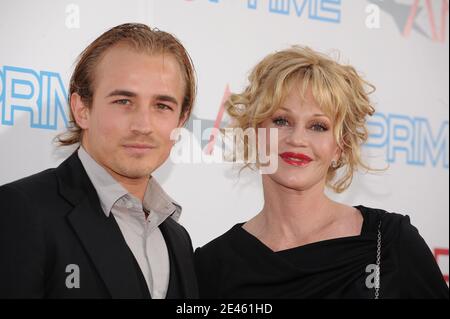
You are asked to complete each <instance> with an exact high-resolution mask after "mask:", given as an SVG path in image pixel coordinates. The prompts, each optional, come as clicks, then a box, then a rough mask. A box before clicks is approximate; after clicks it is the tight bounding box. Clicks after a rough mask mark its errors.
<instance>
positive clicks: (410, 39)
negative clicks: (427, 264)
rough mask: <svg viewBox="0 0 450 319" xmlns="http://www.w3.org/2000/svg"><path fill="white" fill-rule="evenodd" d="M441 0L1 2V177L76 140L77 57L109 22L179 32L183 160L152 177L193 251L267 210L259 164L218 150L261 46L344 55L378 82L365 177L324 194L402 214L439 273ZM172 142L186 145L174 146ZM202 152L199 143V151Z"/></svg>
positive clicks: (444, 200)
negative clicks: (183, 70)
mask: <svg viewBox="0 0 450 319" xmlns="http://www.w3.org/2000/svg"><path fill="white" fill-rule="evenodd" d="M448 16H449V3H448V0H127V1H120V0H96V1H91V0H80V1H64V0H53V1H52V0H36V1H26V0H2V1H1V2H0V42H1V44H0V46H1V50H0V184H4V183H8V182H11V181H13V180H16V179H19V178H21V177H25V176H28V175H30V174H33V173H36V172H38V171H41V170H43V169H46V168H49V167H55V166H57V165H58V164H59V163H60V162H61V161H63V160H64V159H65V158H66V157H67V156H68V155H69V154H70V152H71V151H73V149H61V148H58V147H56V146H55V145H54V143H53V138H54V137H55V136H56V135H57V134H58V133H59V132H62V131H64V130H65V128H66V126H67V124H68V119H69V113H68V106H67V102H66V100H67V91H68V82H69V79H70V75H71V72H72V70H73V67H74V62H75V60H76V58H77V55H78V54H79V53H80V52H81V51H82V50H83V49H84V48H85V47H86V46H87V45H88V44H89V43H90V42H91V41H93V40H94V39H95V38H96V37H97V36H99V35H100V34H101V33H103V32H104V31H106V30H107V29H109V28H111V27H113V26H116V25H118V24H121V23H125V22H141V23H145V24H148V25H149V26H152V27H157V28H159V29H162V30H164V31H168V32H171V33H173V34H175V35H176V36H177V37H178V38H179V39H180V40H181V41H182V42H183V44H184V45H185V46H186V48H187V50H188V51H189V53H190V55H191V56H192V59H193V61H194V64H195V67H196V71H197V76H198V86H199V91H198V98H197V103H196V105H195V109H194V113H193V116H192V119H191V121H190V122H189V123H188V125H187V128H188V129H189V130H190V134H191V143H190V144H189V145H190V147H192V152H193V153H195V152H197V153H199V150H200V155H199V154H197V156H193V158H191V160H190V161H187V162H183V161H181V162H180V161H178V162H177V161H174V160H168V161H167V163H166V164H165V165H164V166H163V167H161V168H160V169H159V170H158V171H157V172H156V173H155V176H156V178H157V179H158V180H159V181H160V182H161V183H162V184H163V186H164V188H165V189H166V190H167V192H168V193H169V194H170V195H171V196H172V197H173V198H174V199H175V200H177V201H178V202H179V203H181V204H182V206H183V214H182V217H181V220H180V222H181V223H182V224H183V225H184V226H185V227H186V228H187V229H188V231H189V232H190V234H191V237H192V240H193V244H194V246H195V247H197V246H201V245H203V244H205V243H206V242H208V241H209V240H211V239H213V238H215V237H217V236H218V235H221V234H222V233H224V232H225V231H226V230H228V229H229V228H230V227H231V226H232V225H234V224H236V223H238V222H243V221H246V220H248V219H249V218H250V217H252V216H253V215H255V214H256V213H258V212H259V210H260V209H261V208H262V205H263V197H262V189H261V183H260V182H261V181H260V179H261V176H260V175H259V173H258V172H252V171H243V172H242V173H241V174H240V175H239V167H235V166H232V165H230V164H226V163H219V161H218V159H217V157H214V153H217V152H215V150H217V149H218V148H221V147H222V145H221V139H220V138H217V139H215V142H214V145H211V144H209V145H208V142H209V141H210V139H211V134H212V130H211V129H212V128H213V127H223V126H225V125H226V124H227V121H228V118H227V117H226V115H225V114H223V109H222V105H223V100H224V99H225V98H226V97H227V95H228V94H229V92H230V91H231V92H237V91H239V90H241V89H242V88H243V87H244V86H245V85H246V83H247V80H246V79H247V76H248V74H249V71H250V69H251V68H252V67H253V66H254V65H255V64H256V63H257V62H258V61H259V60H260V59H261V58H262V57H264V56H265V55H267V54H269V53H271V52H274V51H276V50H280V49H284V48H288V47H289V46H291V45H294V44H300V45H307V46H310V47H312V48H313V49H316V50H318V51H321V52H323V53H326V54H330V55H331V56H333V57H334V58H336V59H339V61H341V62H344V63H349V64H352V65H353V66H355V68H356V69H357V70H358V71H359V72H360V73H361V74H363V75H364V77H365V78H366V79H367V80H369V81H370V82H371V83H373V84H374V85H375V86H376V87H377V91H376V92H375V93H374V94H373V95H372V99H373V101H374V104H375V106H376V110H377V112H376V114H375V115H374V116H373V117H372V118H371V119H370V121H369V129H370V138H369V141H368V143H367V145H365V146H364V150H363V153H364V157H365V159H366V160H367V161H368V162H369V163H370V164H371V165H372V166H374V167H379V168H383V167H386V166H388V169H387V170H386V171H384V172H380V173H375V174H374V173H371V174H367V173H365V172H360V173H358V174H357V176H356V177H355V179H354V182H353V184H352V186H351V187H350V189H349V190H348V191H346V192H344V193H343V194H340V195H336V194H332V193H331V192H330V194H329V195H330V196H331V197H332V198H335V199H337V200H339V201H342V202H344V203H347V204H350V205H358V204H362V205H366V206H370V207H379V208H383V209H386V210H388V211H392V212H397V213H401V214H408V215H409V216H410V217H411V219H412V222H413V224H415V225H416V226H417V227H418V228H419V230H420V233H421V234H422V236H423V237H424V238H425V240H426V241H427V243H428V245H429V246H430V248H431V250H432V251H433V252H434V254H435V257H436V259H437V260H438V263H439V265H440V267H441V270H442V272H443V274H444V275H445V276H446V278H447V281H448V269H449V263H448V247H449V169H448V166H449V132H448V129H449V128H448V119H449V89H448V87H449V38H448V34H449V32H448V29H449V19H448ZM180 143H184V142H183V141H182V142H180ZM202 150H203V151H202Z"/></svg>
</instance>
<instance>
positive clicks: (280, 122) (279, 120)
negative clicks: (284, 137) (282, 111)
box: [273, 117, 289, 126]
mask: <svg viewBox="0 0 450 319" xmlns="http://www.w3.org/2000/svg"><path fill="white" fill-rule="evenodd" d="M273 124H275V125H276V126H286V125H288V124H289V122H288V121H287V120H286V119H284V118H281V117H279V118H276V119H274V120H273Z"/></svg>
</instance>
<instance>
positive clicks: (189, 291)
mask: <svg viewBox="0 0 450 319" xmlns="http://www.w3.org/2000/svg"><path fill="white" fill-rule="evenodd" d="M160 229H161V232H162V234H163V236H164V239H165V241H166V244H167V246H168V249H169V250H170V251H171V254H170V256H171V257H172V258H173V262H171V265H173V266H174V267H175V269H171V270H170V276H171V281H172V279H173V278H178V279H179V280H178V281H179V284H180V285H181V287H179V288H178V289H179V291H180V292H181V296H180V298H198V296H197V291H198V289H197V281H196V277H195V270H194V264H193V255H192V253H189V251H190V250H191V249H192V247H189V245H187V243H185V242H186V240H185V239H184V238H183V236H182V234H180V231H179V230H178V229H177V225H176V222H175V221H174V220H173V219H172V218H170V217H169V218H167V219H166V220H165V221H164V223H162V224H161V225H160ZM175 272H176V274H177V275H175V274H174V273H175ZM172 284H173V283H172V282H171V285H172ZM175 284H177V283H175ZM169 288H170V286H169Z"/></svg>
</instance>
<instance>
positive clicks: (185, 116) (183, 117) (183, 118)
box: [178, 112, 189, 127]
mask: <svg viewBox="0 0 450 319" xmlns="http://www.w3.org/2000/svg"><path fill="white" fill-rule="evenodd" d="M188 117H189V116H188V112H184V113H183V114H182V115H181V117H180V120H179V122H178V127H183V126H184V124H186V121H187V119H188Z"/></svg>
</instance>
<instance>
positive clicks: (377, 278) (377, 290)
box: [375, 219, 381, 299]
mask: <svg viewBox="0 0 450 319" xmlns="http://www.w3.org/2000/svg"><path fill="white" fill-rule="evenodd" d="M380 267H381V219H380V223H379V224H378V238H377V268H376V270H375V299H379V298H380V285H381V280H380V279H381V274H380V272H381V271H380V270H381V268H380Z"/></svg>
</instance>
